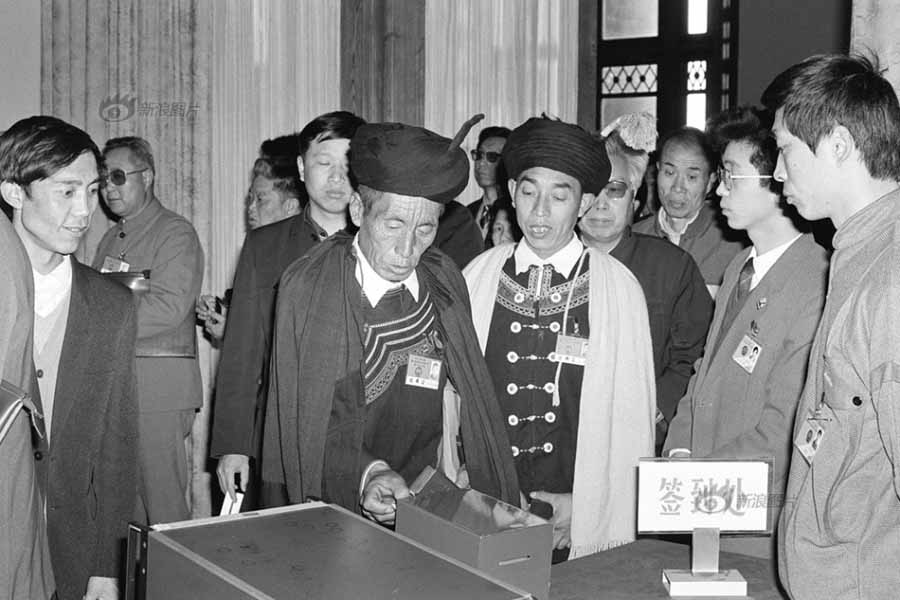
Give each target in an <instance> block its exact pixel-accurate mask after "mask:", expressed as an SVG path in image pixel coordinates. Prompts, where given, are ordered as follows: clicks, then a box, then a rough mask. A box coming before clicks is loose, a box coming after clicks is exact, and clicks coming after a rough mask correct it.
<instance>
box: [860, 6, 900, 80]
mask: <svg viewBox="0 0 900 600" xmlns="http://www.w3.org/2000/svg"><path fill="white" fill-rule="evenodd" d="M897 15H900V0H853V15H852V20H851V25H850V48H851V50H853V51H855V52H863V53H865V52H867V51H870V50H871V51H874V52H875V53H876V54H877V55H878V58H879V59H880V60H881V67H882V68H883V69H887V71H886V72H885V77H887V79H888V81H890V82H891V84H892V85H893V86H894V89H895V90H900V20H898V19H897Z"/></svg>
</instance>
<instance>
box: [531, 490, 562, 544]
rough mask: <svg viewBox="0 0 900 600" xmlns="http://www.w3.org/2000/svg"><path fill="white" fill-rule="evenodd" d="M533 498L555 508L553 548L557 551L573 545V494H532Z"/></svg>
mask: <svg viewBox="0 0 900 600" xmlns="http://www.w3.org/2000/svg"><path fill="white" fill-rule="evenodd" d="M531 498H532V499H534V500H540V501H542V502H546V503H547V504H549V505H550V506H552V507H553V517H552V518H551V519H550V522H551V523H553V547H554V548H556V549H557V550H562V549H563V548H568V547H569V546H571V545H572V494H552V493H550V492H531Z"/></svg>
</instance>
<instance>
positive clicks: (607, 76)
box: [601, 65, 656, 96]
mask: <svg viewBox="0 0 900 600" xmlns="http://www.w3.org/2000/svg"><path fill="white" fill-rule="evenodd" d="M601 79H602V80H603V92H602V93H603V95H604V96H613V95H618V94H640V93H646V92H655V91H656V65H611V66H608V67H603V68H602V70H601Z"/></svg>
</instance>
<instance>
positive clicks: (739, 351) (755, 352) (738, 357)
mask: <svg viewBox="0 0 900 600" xmlns="http://www.w3.org/2000/svg"><path fill="white" fill-rule="evenodd" d="M761 352H762V346H760V345H759V344H757V343H756V340H754V339H753V338H751V337H750V336H749V335H744V337H742V338H741V343H740V344H738V346H737V348H735V349H734V354H732V355H731V358H732V359H733V360H734V362H736V363H737V364H738V365H740V367H741V368H742V369H744V370H745V371H747V372H748V373H753V369H755V368H756V361H758V360H759V355H760V353H761Z"/></svg>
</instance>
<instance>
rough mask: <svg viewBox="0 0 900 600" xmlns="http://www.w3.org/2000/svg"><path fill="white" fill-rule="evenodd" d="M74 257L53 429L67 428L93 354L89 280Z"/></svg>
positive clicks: (57, 379) (55, 398)
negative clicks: (90, 338) (89, 338)
mask: <svg viewBox="0 0 900 600" xmlns="http://www.w3.org/2000/svg"><path fill="white" fill-rule="evenodd" d="M71 260H72V294H71V299H70V300H69V315H68V322H67V323H66V333H65V337H64V338H63V345H62V351H61V352H60V356H59V368H58V369H57V376H56V392H55V394H54V399H53V431H65V424H66V421H67V420H68V418H69V414H70V413H71V412H72V408H73V406H74V404H75V402H76V401H77V400H78V398H79V397H80V396H81V384H82V383H85V381H84V375H85V373H86V371H87V364H88V357H89V356H90V353H91V348H90V344H89V343H88V336H89V332H90V324H91V313H90V310H89V307H88V296H89V290H88V287H89V285H88V282H87V280H86V279H85V277H84V274H83V272H82V269H86V268H87V267H84V266H82V265H81V264H80V263H79V262H78V261H76V260H75V259H74V258H73V259H71Z"/></svg>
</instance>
